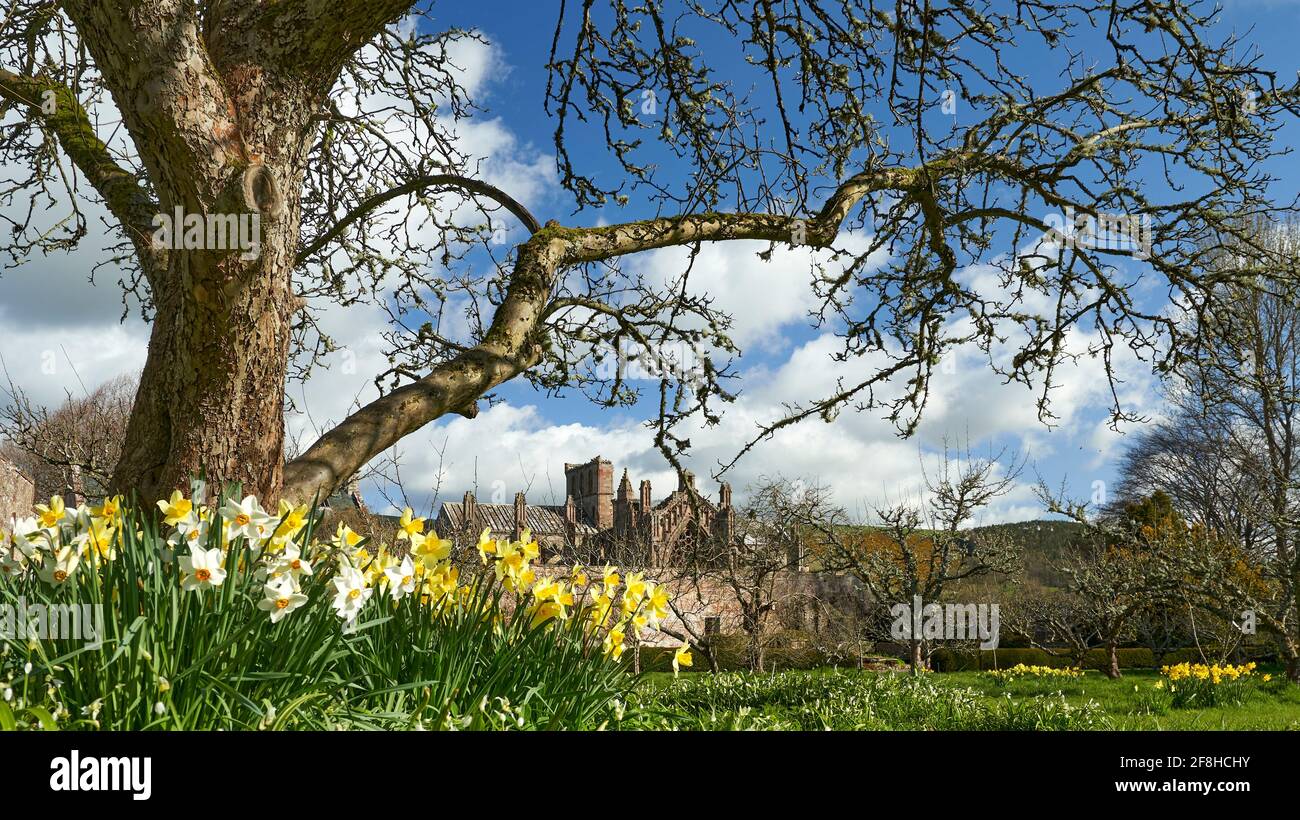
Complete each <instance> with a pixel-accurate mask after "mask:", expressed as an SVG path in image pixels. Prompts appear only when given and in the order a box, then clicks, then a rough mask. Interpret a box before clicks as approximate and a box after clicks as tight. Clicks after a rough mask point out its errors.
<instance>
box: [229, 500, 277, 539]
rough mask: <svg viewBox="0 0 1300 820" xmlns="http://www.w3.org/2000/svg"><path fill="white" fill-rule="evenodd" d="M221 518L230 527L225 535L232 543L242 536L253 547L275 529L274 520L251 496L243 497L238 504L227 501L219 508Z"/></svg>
mask: <svg viewBox="0 0 1300 820" xmlns="http://www.w3.org/2000/svg"><path fill="white" fill-rule="evenodd" d="M221 517H222V518H223V519H225V520H226V522H228V523H229V525H230V528H229V530H227V533H228V534H229V535H230V538H231V540H232V541H233V540H234V539H236V538H239V537H240V536H243V537H244V538H247V539H248V540H249V541H250V542H251V543H252V544H253V545H254V546H256V545H259V544H260V543H261V542H262V539H263V538H266V537H268V536H269V535H271V532H272V530H273V529H274V528H275V519H273V518H272V517H271V516H270V515H269V514H268V513H267V512H266V510H264V509H262V507H261V505H260V504H258V503H257V498H255V497H254V496H251V495H246V496H244V500H243V501H240V502H238V503H236V502H235V501H234V500H231V501H227V502H226V506H224V507H222V508H221Z"/></svg>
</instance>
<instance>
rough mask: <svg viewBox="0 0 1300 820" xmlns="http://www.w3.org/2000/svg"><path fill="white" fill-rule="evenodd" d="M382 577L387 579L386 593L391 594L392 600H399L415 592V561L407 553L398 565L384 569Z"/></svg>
mask: <svg viewBox="0 0 1300 820" xmlns="http://www.w3.org/2000/svg"><path fill="white" fill-rule="evenodd" d="M384 577H385V578H387V579H388V594H389V595H392V596H393V600H394V601H400V600H402V598H404V597H406V596H407V595H410V594H411V593H412V592H415V563H414V562H413V561H411V556H409V555H408V556H406V557H405V558H403V559H402V563H401V564H400V565H398V566H394V567H389V568H388V569H386V570H384Z"/></svg>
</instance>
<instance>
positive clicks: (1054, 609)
mask: <svg viewBox="0 0 1300 820" xmlns="http://www.w3.org/2000/svg"><path fill="white" fill-rule="evenodd" d="M1009 604H1010V605H1009V606H1008V607H1007V608H1006V611H1005V615H1004V616H1003V624H1004V625H1005V626H1006V627H1007V628H1008V629H1009V630H1010V631H1011V632H1013V633H1015V634H1017V635H1021V636H1022V637H1024V638H1025V639H1026V640H1027V641H1029V643H1030V644H1031V645H1032V646H1035V647H1037V648H1039V649H1041V650H1043V651H1044V652H1046V653H1047V654H1049V655H1052V656H1055V657H1066V658H1069V659H1070V663H1071V665H1072V666H1075V667H1080V668H1081V667H1082V666H1083V665H1084V663H1085V662H1086V661H1087V657H1088V653H1089V652H1090V651H1091V650H1093V649H1095V648H1097V647H1099V646H1101V645H1102V643H1103V639H1102V635H1101V631H1100V630H1099V629H1098V627H1097V623H1096V619H1095V618H1094V617H1093V616H1094V611H1093V607H1092V605H1091V603H1090V602H1089V601H1088V600H1087V599H1086V598H1083V597H1082V596H1080V595H1077V594H1075V593H1072V592H1067V591H1064V590H1044V589H1035V590H1022V591H1021V592H1020V593H1019V594H1018V595H1016V596H1015V597H1014V598H1012V600H1011V601H1010V602H1009Z"/></svg>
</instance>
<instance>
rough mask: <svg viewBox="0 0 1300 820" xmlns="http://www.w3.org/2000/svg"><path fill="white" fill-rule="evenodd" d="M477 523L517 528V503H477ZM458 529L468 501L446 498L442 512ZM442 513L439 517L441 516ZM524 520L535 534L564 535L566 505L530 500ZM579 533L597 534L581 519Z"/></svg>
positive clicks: (509, 529) (494, 527) (499, 529)
mask: <svg viewBox="0 0 1300 820" xmlns="http://www.w3.org/2000/svg"><path fill="white" fill-rule="evenodd" d="M475 506H476V507H477V508H478V526H480V527H488V528H489V529H491V530H492V531H493V532H514V529H515V505H514V504H477V505H475ZM441 515H446V516H447V518H448V519H449V520H450V521H451V525H452V526H453V527H455V528H457V529H459V528H461V527H463V526H464V521H465V504H464V503H463V502H460V501H446V502H444V503H443V505H442V514H441ZM441 515H440V516H439V517H441ZM524 524H525V526H527V527H528V529H530V530H532V532H533V535H564V534H565V530H564V507H563V506H554V505H549V504H529V505H528V506H527V507H525V509H524ZM575 530H576V532H577V534H578V535H595V534H596V532H597V530H596V528H595V527H593V526H591V525H590V524H584V523H582V522H581V521H579V522H578V523H577V525H576V526H575Z"/></svg>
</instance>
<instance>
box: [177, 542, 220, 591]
mask: <svg viewBox="0 0 1300 820" xmlns="http://www.w3.org/2000/svg"><path fill="white" fill-rule="evenodd" d="M221 559H222V555H221V550H220V549H217V548H213V549H210V550H205V549H203V548H202V547H197V546H196V547H194V548H193V549H191V550H190V554H189V555H183V556H181V559H180V562H181V573H182V578H181V588H182V589H184V590H185V591H186V592H189V591H190V590H195V589H204V588H205V587H219V586H221V582H222V581H224V580H226V571H225V570H224V569H223V568H222V567H221Z"/></svg>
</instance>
